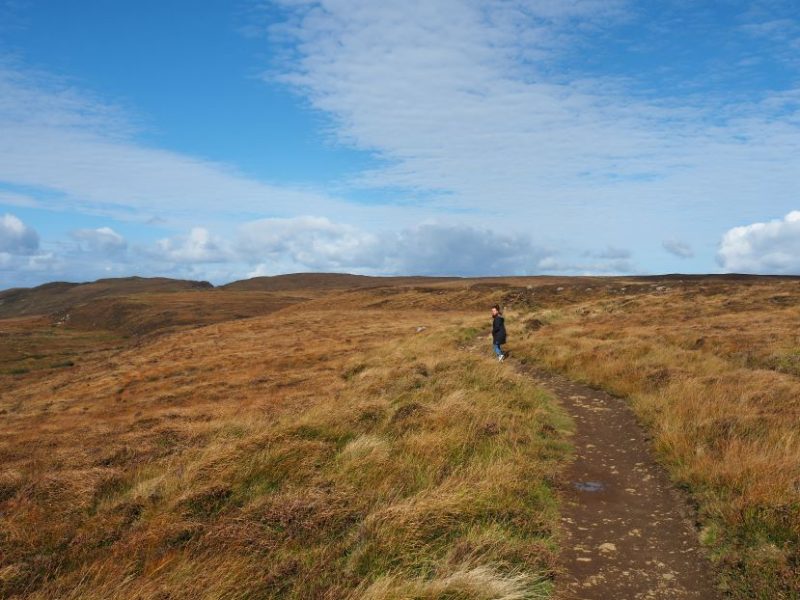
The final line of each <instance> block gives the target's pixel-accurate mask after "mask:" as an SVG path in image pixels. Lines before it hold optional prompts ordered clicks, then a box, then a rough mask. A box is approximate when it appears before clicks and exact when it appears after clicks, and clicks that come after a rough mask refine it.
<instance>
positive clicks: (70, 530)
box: [0, 290, 568, 599]
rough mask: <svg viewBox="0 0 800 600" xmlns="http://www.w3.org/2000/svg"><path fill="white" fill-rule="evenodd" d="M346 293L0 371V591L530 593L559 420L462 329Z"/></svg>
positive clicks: (445, 314)
mask: <svg viewBox="0 0 800 600" xmlns="http://www.w3.org/2000/svg"><path fill="white" fill-rule="evenodd" d="M364 294H366V292H360V293H356V292H353V293H349V292H348V293H344V294H342V295H339V296H336V297H330V298H327V297H326V298H322V299H318V300H315V301H310V302H307V303H305V304H303V305H299V306H296V307H295V308H290V309H284V310H283V311H279V312H276V313H273V314H271V315H269V316H266V317H258V318H252V319H244V320H234V321H227V322H223V323H219V324H214V325H211V326H207V327H203V328H196V329H189V330H184V331H179V332H175V333H171V334H167V335H159V336H155V337H149V338H147V339H145V340H140V341H139V342H138V346H135V347H131V346H129V345H128V346H126V347H122V348H115V349H110V350H107V351H105V352H98V353H96V354H95V355H92V356H90V357H87V358H86V359H85V360H83V361H81V362H79V363H77V364H76V365H74V366H73V367H71V368H70V369H68V370H60V371H59V370H52V371H44V370H39V371H30V372H28V373H17V374H9V375H6V376H4V377H3V379H2V381H1V382H0V383H2V385H3V390H4V391H3V393H2V396H0V410H1V411H2V412H3V414H2V419H3V420H2V430H3V431H2V437H0V461H2V464H3V466H4V469H3V474H2V479H0V511H1V512H2V515H3V516H2V519H0V544H2V549H3V552H2V564H1V565H0V595H3V596H5V597H20V598H21V597H26V598H48V599H49V598H76V599H77V598H143V599H146V598H250V597H263V598H269V597H274V598H309V599H310V598H314V599H317V598H345V597H354V598H355V597H358V598H373V599H390V598H408V597H416V598H431V599H433V598H446V597H463V598H487V599H488V598H537V597H544V596H546V595H547V594H548V591H549V589H550V587H551V577H552V575H553V569H554V564H555V556H556V552H557V544H556V542H555V541H554V531H555V526H556V523H557V511H556V508H557V507H556V502H555V500H554V495H553V491H552V483H551V482H552V481H553V479H554V477H555V474H556V472H557V471H558V469H559V465H560V464H561V462H562V461H563V460H564V458H565V457H566V456H567V452H568V448H567V446H566V445H565V442H564V433H565V430H566V427H567V424H566V423H564V421H563V420H562V419H561V418H560V417H559V416H558V414H556V413H555V412H554V410H553V407H552V406H551V405H550V402H549V400H548V398H547V397H546V396H544V395H543V394H542V393H540V392H539V391H538V390H536V389H535V388H533V387H532V385H531V384H530V382H529V381H528V380H527V379H526V378H524V377H522V376H518V375H516V374H514V373H513V372H511V371H510V370H508V369H503V368H501V367H502V365H497V364H496V363H495V362H493V361H490V360H487V358H486V357H484V356H480V355H479V354H476V353H474V352H472V351H470V350H469V349H465V348H464V346H465V345H469V344H470V343H471V340H472V337H473V336H474V335H475V333H476V330H475V329H472V328H471V327H470V326H471V325H472V326H474V325H475V324H476V323H479V322H481V321H482V320H483V319H482V318H481V319H480V320H478V321H476V317H475V313H471V312H466V313H465V312H463V311H462V310H460V309H458V308H457V305H455V304H454V303H452V302H446V301H444V300H445V298H444V297H443V296H441V295H439V294H438V293H432V292H417V293H414V292H413V291H411V290H404V291H398V293H397V294H394V295H392V296H391V297H387V296H385V295H380V296H374V297H371V300H372V301H374V302H375V303H378V304H379V303H382V302H384V303H385V301H386V300H390V301H391V302H392V303H395V304H396V305H397V306H394V307H391V306H388V305H386V304H384V305H382V306H380V307H373V308H369V307H365V305H366V304H368V303H369V302H368V300H369V297H368V296H367V295H364ZM455 295H456V297H461V296H463V297H469V298H472V299H473V300H474V301H477V299H478V295H477V294H476V293H475V292H470V291H469V290H462V291H459V292H456V293H455ZM176 298H177V296H176ZM417 302H423V303H424V304H425V305H426V306H427V308H428V309H433V308H439V309H440V312H439V313H438V314H437V315H436V318H435V319H433V318H429V317H428V316H426V313H425V312H424V311H420V310H419V306H420V305H419V304H417ZM419 326H425V327H426V329H425V330H424V331H421V332H419V333H418V332H417V328H418V327H419ZM59 331H72V330H69V329H59Z"/></svg>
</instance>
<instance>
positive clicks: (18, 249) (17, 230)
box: [0, 214, 39, 254]
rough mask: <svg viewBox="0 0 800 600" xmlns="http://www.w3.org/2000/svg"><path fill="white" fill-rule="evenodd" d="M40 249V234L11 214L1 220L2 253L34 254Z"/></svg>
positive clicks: (0, 243)
mask: <svg viewBox="0 0 800 600" xmlns="http://www.w3.org/2000/svg"><path fill="white" fill-rule="evenodd" d="M38 248H39V234H38V233H36V231H35V230H33V229H32V228H30V227H28V226H27V225H25V223H23V222H22V221H21V220H20V219H18V218H17V217H15V216H14V215H11V214H5V215H3V217H2V218H0V252H5V253H7V254H33V253H34V252H36V250H38Z"/></svg>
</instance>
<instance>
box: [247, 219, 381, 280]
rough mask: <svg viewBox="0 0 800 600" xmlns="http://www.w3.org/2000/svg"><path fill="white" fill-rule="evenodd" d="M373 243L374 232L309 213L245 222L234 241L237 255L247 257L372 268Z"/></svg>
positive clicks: (315, 265) (374, 257) (283, 262)
mask: <svg viewBox="0 0 800 600" xmlns="http://www.w3.org/2000/svg"><path fill="white" fill-rule="evenodd" d="M377 246H378V239H377V237H376V236H375V235H371V234H368V233H365V232H363V231H361V230H359V229H357V228H355V227H353V226H350V225H344V224H340V223H334V222H332V221H330V220H329V219H327V218H324V217H310V216H305V217H297V218H292V219H261V220H258V221H253V222H250V223H246V224H245V225H243V226H242V227H241V228H240V231H239V236H238V242H237V247H238V249H239V251H240V253H241V256H242V257H243V258H246V259H248V260H253V261H258V262H261V263H264V262H266V263H272V264H273V265H274V266H276V267H278V266H282V265H291V264H294V265H298V266H303V267H305V268H306V269H312V270H331V269H346V268H361V269H368V268H375V267H377V266H379V264H380V262H381V259H380V257H379V256H378V254H377V251H376V250H377Z"/></svg>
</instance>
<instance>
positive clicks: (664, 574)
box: [526, 369, 721, 600]
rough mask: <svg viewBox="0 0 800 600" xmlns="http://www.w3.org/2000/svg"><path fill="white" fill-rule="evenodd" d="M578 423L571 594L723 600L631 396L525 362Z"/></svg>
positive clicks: (569, 535)
mask: <svg viewBox="0 0 800 600" xmlns="http://www.w3.org/2000/svg"><path fill="white" fill-rule="evenodd" d="M526 371H527V372H528V373H529V374H530V375H531V376H533V377H534V378H535V379H536V380H537V382H538V383H539V384H540V385H541V386H542V387H544V388H545V389H547V390H549V391H551V392H552V393H553V394H554V395H556V396H557V398H558V399H559V401H560V402H561V404H562V405H563V406H564V407H565V409H566V410H567V412H568V413H570V415H571V416H572V418H573V419H574V420H575V424H576V432H575V437H574V444H575V449H576V457H575V461H574V462H573V463H572V464H571V465H570V467H569V468H568V471H567V473H566V481H567V482H568V484H567V486H566V489H565V490H564V493H563V497H564V506H563V509H562V512H563V520H564V530H565V532H566V539H565V544H564V550H563V555H562V565H563V569H564V574H563V576H562V580H561V582H560V586H559V587H560V588H561V593H560V597H561V598H564V599H565V600H575V599H580V600H592V599H594V598H602V599H603V600H611V599H614V600H622V599H625V600H634V599H640V598H641V599H649V598H654V599H655V598H693V599H703V600H706V599H716V598H721V594H720V593H719V592H717V591H716V589H715V585H714V580H715V577H714V573H713V571H712V568H711V565H710V563H709V562H708V561H707V560H706V559H705V557H704V556H703V555H702V551H701V548H700V546H699V543H698V541H697V535H696V533H695V531H694V528H693V525H692V521H691V509H690V507H689V506H688V504H687V502H686V499H685V498H684V497H683V495H682V494H681V493H680V492H679V491H678V490H676V489H675V488H674V487H673V486H672V485H671V483H670V481H669V478H668V476H667V474H666V473H665V471H664V470H663V468H662V467H661V466H660V465H658V464H657V463H656V462H655V461H654V459H653V458H652V456H651V453H650V449H649V447H648V443H647V438H646V434H645V432H644V430H643V429H642V427H641V426H640V425H639V423H638V422H637V421H636V418H635V416H634V415H633V413H632V411H631V410H630V408H629V407H628V406H627V405H626V404H625V402H624V400H622V399H620V398H615V397H613V396H611V395H609V394H606V393H604V392H602V391H599V390H595V389H592V388H589V387H586V386H583V385H580V384H578V383H575V382H573V381H570V380H569V379H567V378H565V377H562V376H559V375H552V374H549V373H545V372H542V371H539V370H535V369H526Z"/></svg>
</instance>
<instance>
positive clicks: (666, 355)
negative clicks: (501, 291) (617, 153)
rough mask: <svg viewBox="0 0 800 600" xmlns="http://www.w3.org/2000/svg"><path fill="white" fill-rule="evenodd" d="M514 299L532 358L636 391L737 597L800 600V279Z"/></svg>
mask: <svg viewBox="0 0 800 600" xmlns="http://www.w3.org/2000/svg"><path fill="white" fill-rule="evenodd" d="M559 288H560V289H559ZM506 299H507V301H508V302H511V303H512V304H513V305H514V306H515V308H516V312H515V313H514V314H515V316H516V317H517V318H518V319H519V321H520V329H521V330H523V331H526V333H525V334H523V338H524V339H520V340H518V341H517V343H515V344H514V349H515V350H517V352H518V355H520V356H524V357H526V358H528V359H531V360H534V361H536V362H537V363H539V364H543V365H544V366H546V367H547V368H549V369H553V370H557V371H560V372H563V373H565V374H567V375H568V376H570V377H572V378H574V379H577V380H581V381H584V382H587V383H589V384H591V385H595V386H599V387H602V388H604V389H606V390H607V391H610V392H612V393H614V394H616V395H619V396H623V397H625V398H628V399H629V400H630V402H631V405H632V407H633V408H634V410H635V411H636V413H637V414H638V415H639V417H640V418H641V419H642V421H643V422H644V423H645V425H646V426H647V428H648V429H649V430H650V431H651V433H652V435H653V444H654V447H655V449H656V450H657V453H658V456H659V457H660V459H661V460H662V461H663V462H664V463H665V465H666V466H667V468H668V470H669V472H670V473H671V475H672V477H673V480H674V481H675V482H676V483H677V484H678V485H680V486H682V487H684V488H685V489H686V490H688V491H689V492H690V494H691V496H692V498H693V501H694V502H695V503H696V505H697V509H698V519H699V525H700V527H701V532H700V535H701V538H702V541H703V543H704V544H705V545H706V546H707V547H708V548H709V550H710V552H711V554H712V558H713V559H714V560H715V561H716V562H717V564H718V566H719V567H720V570H721V572H722V574H723V576H724V578H725V580H726V585H727V588H728V589H729V591H730V593H731V595H733V596H735V597H737V598H764V599H772V598H798V597H800V435H798V432H800V379H799V378H800V333H798V323H800V278H767V277H741V276H738V277H737V276H724V277H687V276H682V277H681V276H673V277H671V278H662V279H658V280H652V279H647V278H635V279H616V280H608V281H605V282H603V283H602V285H600V286H598V285H597V284H596V283H595V284H592V283H587V282H576V283H574V284H572V285H562V286H558V287H556V288H553V287H547V288H544V289H541V290H540V289H525V290H513V291H511V292H509V293H508V295H507V298H506Z"/></svg>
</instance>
